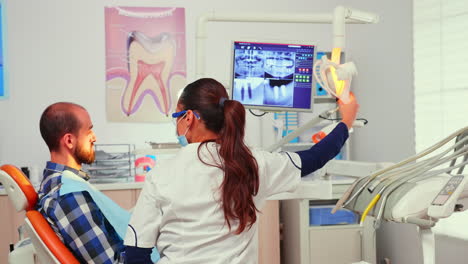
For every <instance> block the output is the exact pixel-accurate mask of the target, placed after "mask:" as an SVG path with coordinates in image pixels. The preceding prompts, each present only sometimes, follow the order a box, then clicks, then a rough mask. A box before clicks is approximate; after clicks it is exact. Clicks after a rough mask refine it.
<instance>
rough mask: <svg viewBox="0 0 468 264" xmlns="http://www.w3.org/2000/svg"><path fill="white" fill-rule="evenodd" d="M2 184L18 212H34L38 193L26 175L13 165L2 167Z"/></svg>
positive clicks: (0, 174) (0, 173) (0, 180)
mask: <svg viewBox="0 0 468 264" xmlns="http://www.w3.org/2000/svg"><path fill="white" fill-rule="evenodd" d="M0 182H2V184H3V186H4V187H5V190H6V192H7V194H8V196H9V197H10V199H11V201H12V202H13V204H14V206H15V209H16V211H22V210H26V211H29V210H32V209H34V208H35V206H36V203H37V200H38V197H37V192H36V190H35V189H34V187H33V186H32V184H31V182H30V181H29V179H28V178H27V177H26V175H24V173H23V172H22V171H21V170H20V169H18V168H17V167H15V166H13V165H9V164H6V165H3V166H1V167H0Z"/></svg>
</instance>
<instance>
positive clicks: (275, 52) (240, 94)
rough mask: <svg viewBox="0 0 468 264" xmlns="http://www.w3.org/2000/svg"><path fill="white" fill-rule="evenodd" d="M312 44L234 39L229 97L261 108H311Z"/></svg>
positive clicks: (313, 48)
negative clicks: (230, 95)
mask: <svg viewBox="0 0 468 264" xmlns="http://www.w3.org/2000/svg"><path fill="white" fill-rule="evenodd" d="M315 52H316V48H315V46H314V45H311V44H293V43H266V42H249V41H234V45H233V63H232V64H233V75H232V76H233V77H232V91H231V92H232V93H231V94H232V98H233V99H234V100H238V101H240V102H241V103H242V104H243V105H244V106H245V107H246V108H254V109H259V110H264V111H312V105H313V93H312V87H313V83H315V82H314V80H313V77H312V76H313V75H312V66H313V64H314V59H315Z"/></svg>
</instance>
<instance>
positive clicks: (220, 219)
mask: <svg viewBox="0 0 468 264" xmlns="http://www.w3.org/2000/svg"><path fill="white" fill-rule="evenodd" d="M358 108H359V106H358V104H357V103H356V101H352V102H350V103H348V104H345V105H343V104H342V105H341V106H340V111H341V114H342V117H343V119H342V122H341V123H339V124H338V125H337V127H336V128H335V129H334V130H333V131H332V132H331V133H330V134H329V135H328V136H327V137H326V138H324V139H323V140H322V141H320V142H319V143H317V144H316V145H314V146H313V147H312V148H310V149H309V150H305V151H300V152H297V153H294V152H281V153H270V152H266V151H261V150H251V149H249V148H248V147H247V146H246V145H245V143H244V133H245V132H244V127H245V109H244V106H243V105H242V104H241V103H239V102H238V101H235V100H229V99H228V95H227V92H226V89H225V88H224V87H223V85H222V84H220V83H219V82H217V81H216V80H213V79H199V80H197V81H195V82H193V83H191V84H189V85H187V87H185V89H184V91H183V93H182V95H181V96H180V98H179V101H178V104H177V112H176V113H174V114H173V115H172V116H173V117H174V118H175V119H176V126H177V134H178V135H179V141H180V143H181V144H182V145H186V146H185V147H184V148H182V150H181V151H179V153H178V154H177V155H176V156H175V157H173V158H172V159H168V160H165V161H161V162H159V163H158V164H157V165H156V167H155V168H153V169H152V170H151V172H150V174H149V175H148V176H147V180H146V182H145V186H144V188H143V191H142V193H141V195H140V198H139V200H138V202H137V205H136V207H135V208H134V211H133V215H132V217H131V220H130V223H129V226H128V229H127V234H126V237H125V240H124V244H125V245H126V255H127V263H151V261H150V258H149V256H150V253H151V248H152V247H154V246H156V247H157V249H158V250H159V252H160V254H161V259H160V261H159V262H158V263H210V264H211V263H220V264H221V263H222V264H225V263H243V264H244V263H257V262H258V242H257V239H256V233H257V225H258V224H257V223H258V221H257V216H258V213H259V209H260V208H262V207H263V205H264V204H265V201H266V200H267V199H268V198H269V197H270V196H272V195H275V194H278V193H282V192H291V191H294V190H295V189H296V188H297V187H298V185H299V183H300V178H301V176H305V175H308V174H309V173H311V172H313V171H314V170H317V169H319V168H321V167H322V166H323V165H325V164H326V163H327V162H328V161H329V160H330V159H332V158H334V157H335V156H336V155H337V154H338V153H339V151H340V149H341V147H342V146H343V144H344V143H345V141H346V139H347V138H348V129H349V128H350V127H351V125H352V124H353V122H354V119H355V117H356V113H357V110H358Z"/></svg>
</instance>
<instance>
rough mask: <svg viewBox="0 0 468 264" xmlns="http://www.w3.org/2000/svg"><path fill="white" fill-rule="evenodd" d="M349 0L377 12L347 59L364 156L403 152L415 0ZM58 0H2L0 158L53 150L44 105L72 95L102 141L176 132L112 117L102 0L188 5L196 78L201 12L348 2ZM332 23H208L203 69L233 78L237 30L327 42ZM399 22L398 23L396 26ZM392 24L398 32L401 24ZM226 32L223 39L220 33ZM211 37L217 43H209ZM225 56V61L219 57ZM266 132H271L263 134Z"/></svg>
mask: <svg viewBox="0 0 468 264" xmlns="http://www.w3.org/2000/svg"><path fill="white" fill-rule="evenodd" d="M376 2H377V1H371V0H365V1H364V0H363V1H353V3H352V6H353V7H355V8H360V9H364V10H369V11H372V12H375V13H378V14H380V15H381V16H382V21H381V22H380V23H379V24H376V25H350V26H347V42H346V43H347V47H348V49H347V52H348V58H351V59H353V60H354V61H355V62H356V64H357V66H358V70H359V76H358V77H357V78H356V80H355V83H354V88H353V89H354V91H355V93H356V94H357V96H358V99H359V102H360V104H361V113H360V115H361V116H363V117H366V118H367V119H368V120H369V125H368V126H367V127H366V128H365V129H359V130H357V131H356V133H355V135H353V139H352V140H353V143H354V144H353V145H354V148H353V151H352V152H353V157H354V158H355V159H358V160H370V161H397V160H400V159H402V158H404V157H406V156H409V155H410V154H412V153H413V145H414V132H413V124H412V122H413V103H412V102H413V93H412V82H413V80H412V70H411V65H412V63H411V61H412V60H411V58H412V56H411V26H410V25H411V4H410V3H409V2H408V1H405V0H399V1H396V2H395V1H392V2H391V3H390V2H388V1H380V2H379V3H376ZM285 3H286V2H283V1H277V0H276V1H267V0H262V1H248V0H240V1H231V2H228V1H214V0H203V1H202V0H200V1H196V2H193V1H157V2H155V1H94V0H82V1H71V0H63V1H54V0H43V1H34V0H17V1H13V0H4V4H5V11H6V13H5V17H6V36H5V39H6V43H5V44H6V54H5V56H6V69H7V74H8V78H9V83H8V86H9V89H10V98H9V99H8V100H4V101H0V113H2V114H1V117H0V118H1V120H0V121H1V124H2V125H1V128H2V129H1V130H0V131H1V132H0V162H2V163H13V164H17V165H19V166H26V165H37V166H42V164H43V163H44V161H45V160H47V159H48V152H47V148H46V146H45V144H44V143H43V142H42V139H41V137H40V134H39V129H38V122H39V117H40V114H41V113H42V111H43V110H44V108H45V107H46V106H47V105H49V104H51V103H53V102H56V101H72V102H76V103H78V104H82V105H83V106H84V107H86V108H87V109H88V111H89V112H90V114H91V117H92V119H93V122H94V125H95V132H96V134H97V136H98V143H127V142H129V143H134V144H137V145H140V146H144V145H145V144H144V142H145V141H150V140H153V141H159V142H165V141H171V140H174V138H173V129H172V127H171V126H170V125H156V124H122V123H110V122H107V121H106V117H105V105H104V102H105V90H104V84H105V79H104V78H105V77H104V76H105V55H104V52H105V42H104V10H103V7H104V6H105V5H110V4H117V5H122V6H129V5H132V6H160V7H164V6H177V7H185V9H186V10H185V11H186V32H187V38H186V39H187V54H188V56H187V60H188V64H187V65H188V69H187V71H188V79H189V81H191V80H194V78H195V42H194V40H195V37H194V36H195V30H196V19H197V17H198V16H199V15H200V14H202V13H203V12H207V11H211V10H214V11H216V12H225V11H240V12H243V11H258V12H291V13H294V12H332V11H333V8H334V7H335V6H336V5H338V4H343V5H346V4H351V3H348V1H299V0H294V1H289V2H288V3H287V4H285ZM330 29H331V26H330V25H306V24H265V23H260V24H255V25H252V24H248V23H210V24H209V25H208V33H209V39H208V42H209V43H210V44H208V45H207V48H210V47H212V46H213V45H216V43H220V45H219V47H224V50H223V49H221V50H220V52H219V53H218V52H215V53H211V54H210V53H209V54H208V56H207V58H206V63H207V72H206V73H207V75H209V76H213V77H215V78H218V79H220V80H221V81H223V82H225V83H226V82H228V80H229V71H230V65H229V63H230V62H229V61H230V53H229V50H228V48H229V47H230V43H229V41H231V40H233V39H236V38H257V39H280V40H288V39H294V40H307V41H312V42H315V43H317V45H318V47H319V48H320V49H329V48H330V47H331V31H330ZM395 29H397V31H396V30H395ZM395 31H396V32H395ZM223 41H224V42H223ZM210 45H211V46H210ZM222 57H224V58H225V59H226V62H224V63H220V61H219V58H222ZM258 123H259V122H258V119H255V118H251V117H249V120H248V131H247V134H248V136H247V139H248V141H249V143H250V144H251V145H262V142H261V140H262V137H261V136H260V134H259V133H258V131H259V129H257V126H258ZM267 136H268V135H267Z"/></svg>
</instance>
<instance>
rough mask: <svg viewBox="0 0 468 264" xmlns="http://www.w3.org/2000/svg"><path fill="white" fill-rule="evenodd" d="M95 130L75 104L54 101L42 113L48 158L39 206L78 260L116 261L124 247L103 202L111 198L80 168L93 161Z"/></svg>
mask: <svg viewBox="0 0 468 264" xmlns="http://www.w3.org/2000/svg"><path fill="white" fill-rule="evenodd" d="M92 129H93V124H92V123H91V119H90V117H89V114H88V112H87V111H86V109H84V108H83V107H81V106H79V105H77V104H73V103H64V102H61V103H55V104H52V105H50V106H49V107H47V108H46V109H45V111H44V112H43V113H42V116H41V120H40V130H41V135H42V138H43V139H44V141H45V142H46V144H47V146H48V147H49V150H50V161H49V162H47V166H46V168H45V169H44V176H43V179H42V183H41V186H40V190H39V192H38V193H39V202H38V210H39V211H40V212H41V213H42V215H44V217H45V218H46V219H47V221H48V222H49V223H50V225H51V226H52V228H53V229H54V231H55V233H57V235H58V236H59V237H60V239H61V240H62V242H63V243H64V244H65V245H66V246H67V247H68V248H69V249H70V250H71V252H72V253H73V254H74V255H75V257H76V258H77V259H78V260H79V262H80V263H114V262H116V261H117V260H118V258H119V256H120V252H122V251H123V249H124V246H123V240H122V238H121V236H119V233H118V232H117V231H116V229H118V228H117V227H116V225H115V224H114V223H113V220H112V218H114V217H109V214H107V213H106V210H107V211H108V208H106V209H103V206H102V204H103V202H102V200H106V199H107V200H109V201H110V199H108V198H107V197H106V198H102V197H99V195H102V196H104V195H103V194H102V193H100V192H98V191H97V190H95V189H94V188H93V187H92V186H91V185H90V184H89V183H88V182H87V180H88V179H89V176H88V175H87V174H86V173H85V172H83V171H81V165H82V164H83V163H86V164H90V163H92V162H93V161H94V148H93V145H94V142H95V141H96V136H95V135H94V132H93V130H92ZM77 186H78V187H77ZM109 201H106V202H109ZM114 206H116V205H115V204H114ZM106 207H107V206H106ZM117 207H118V206H117ZM111 208H112V209H114V207H112V206H111ZM120 210H123V209H121V208H120ZM106 216H107V217H106ZM117 218H118V217H117ZM125 228H126V227H125Z"/></svg>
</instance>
